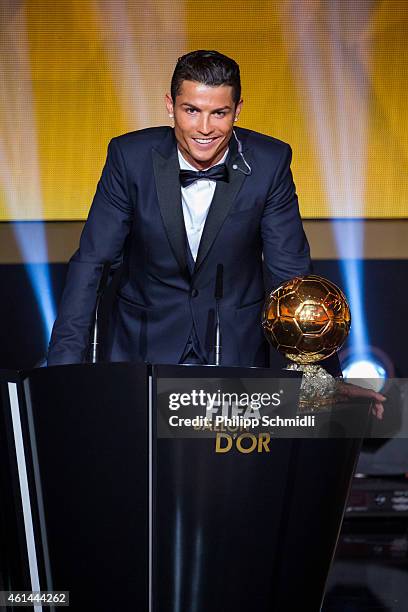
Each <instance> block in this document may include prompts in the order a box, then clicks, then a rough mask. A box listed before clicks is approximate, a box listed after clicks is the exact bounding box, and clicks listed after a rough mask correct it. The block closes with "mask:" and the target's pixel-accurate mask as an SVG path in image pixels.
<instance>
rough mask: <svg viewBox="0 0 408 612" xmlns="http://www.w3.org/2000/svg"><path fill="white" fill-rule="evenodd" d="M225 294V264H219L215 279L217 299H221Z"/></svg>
mask: <svg viewBox="0 0 408 612" xmlns="http://www.w3.org/2000/svg"><path fill="white" fill-rule="evenodd" d="M223 294H224V266H223V265H222V264H218V265H217V276H216V279H215V299H216V300H220V299H221V298H222V296H223Z"/></svg>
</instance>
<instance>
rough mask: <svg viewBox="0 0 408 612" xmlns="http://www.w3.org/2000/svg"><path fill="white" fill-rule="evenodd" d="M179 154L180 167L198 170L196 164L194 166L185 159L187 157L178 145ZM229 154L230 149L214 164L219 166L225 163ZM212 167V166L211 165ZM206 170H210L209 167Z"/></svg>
mask: <svg viewBox="0 0 408 612" xmlns="http://www.w3.org/2000/svg"><path fill="white" fill-rule="evenodd" d="M177 155H178V159H179V164H180V169H181V170H194V171H195V172H198V169H197V168H194V166H192V165H191V164H190V163H189V162H188V161H187V160H186V159H185V157H184V156H183V155H182V153H181V152H180V149H179V148H178V147H177ZM227 155H228V149H227V150H226V151H225V153H224V155H223V156H222V158H221V159H220V160H219V161H217V163H216V164H213V166H218V165H219V164H223V163H224V162H225V160H226V159H227ZM210 168H212V166H210ZM206 170H208V168H206Z"/></svg>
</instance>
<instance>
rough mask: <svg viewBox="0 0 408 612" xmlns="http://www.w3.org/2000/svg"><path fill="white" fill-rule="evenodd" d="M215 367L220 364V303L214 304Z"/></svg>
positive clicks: (217, 301)
mask: <svg viewBox="0 0 408 612" xmlns="http://www.w3.org/2000/svg"><path fill="white" fill-rule="evenodd" d="M215 317H216V326H215V365H216V366H219V365H220V363H221V329H220V301H219V300H216V302H215Z"/></svg>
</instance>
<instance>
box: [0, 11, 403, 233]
mask: <svg viewBox="0 0 408 612" xmlns="http://www.w3.org/2000/svg"><path fill="white" fill-rule="evenodd" d="M0 30H1V32H0V221H7V220H11V219H15V220H29V219H45V220H65V219H66V220H72V219H84V218H86V216H87V213H88V209H89V205H90V202H91V200H92V196H93V193H94V190H95V186H96V183H97V180H98V178H99V176H100V172H101V169H102V165H103V162H104V159H105V155H106V148H107V144H108V141H109V139H110V138H112V137H113V136H115V135H118V134H121V133H124V132H127V131H131V130H137V129H140V128H143V127H146V126H151V125H163V124H166V123H167V122H168V117H167V113H166V112H165V108H164V101H163V97H164V93H165V92H166V91H168V89H169V82H170V77H171V74H172V70H173V67H174V64H175V62H176V60H177V58H178V57H179V56H180V55H182V54H183V53H185V52H187V51H190V50H193V49H199V48H206V49H217V50H219V51H221V52H222V53H225V54H227V55H230V56H232V57H233V58H235V59H236V60H237V61H238V63H239V64H240V67H241V73H242V83H243V98H244V109H243V112H242V114H241V117H240V121H239V125H242V126H244V127H248V128H251V129H254V130H259V131H261V132H265V133H267V134H270V135H273V136H276V137H277V138H280V139H282V140H285V141H287V142H289V143H290V144H291V145H292V148H293V151H294V158H293V170H294V175H295V179H296V183H297V188H298V192H299V194H300V196H301V211H302V214H303V216H304V217H309V218H319V217H332V216H337V217H369V218H370V217H371V218H373V217H377V218H390V217H393V218H400V217H406V216H408V214H407V213H408V211H407V205H406V194H407V193H408V184H407V183H408V179H407V177H408V138H407V117H408V113H407V108H406V107H407V97H408V96H407V94H408V74H407V73H408V70H407V61H406V58H407V56H408V3H406V2H405V0H358V1H357V2H356V1H355V0H352V1H351V0H342V1H341V2H337V1H334V2H327V0H321V1H319V0H291V1H287V2H285V1H284V0H277V1H272V0H266V1H263V0H254V1H249V0H217V1H214V0H200V2H197V1H196V0H184V1H183V0H180V1H178V2H174V0H137V1H135V0H64V1H63V2H55V0H2V1H1V3H0ZM135 163H137V160H135Z"/></svg>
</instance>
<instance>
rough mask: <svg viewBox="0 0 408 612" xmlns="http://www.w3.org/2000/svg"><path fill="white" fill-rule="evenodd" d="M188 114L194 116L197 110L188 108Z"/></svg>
mask: <svg viewBox="0 0 408 612" xmlns="http://www.w3.org/2000/svg"><path fill="white" fill-rule="evenodd" d="M186 112H187V113H189V114H190V115H192V114H194V113H195V112H197V111H196V109H195V108H186Z"/></svg>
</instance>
